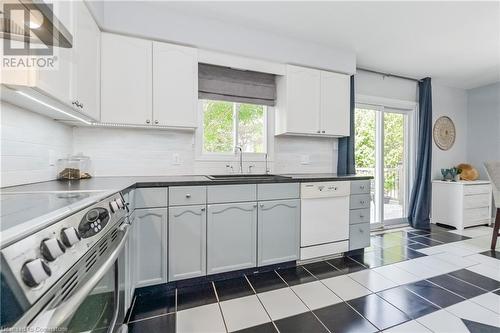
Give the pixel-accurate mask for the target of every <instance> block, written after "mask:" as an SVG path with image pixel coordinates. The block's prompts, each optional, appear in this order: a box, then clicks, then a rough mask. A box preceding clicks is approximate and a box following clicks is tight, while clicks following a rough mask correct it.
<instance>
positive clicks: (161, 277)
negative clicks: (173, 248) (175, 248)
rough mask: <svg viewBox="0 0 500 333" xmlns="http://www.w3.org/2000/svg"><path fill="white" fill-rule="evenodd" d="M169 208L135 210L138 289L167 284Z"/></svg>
mask: <svg viewBox="0 0 500 333" xmlns="http://www.w3.org/2000/svg"><path fill="white" fill-rule="evenodd" d="M167 215H168V214H167V208H151V209H137V210H135V221H134V224H135V230H134V234H135V235H134V236H135V243H136V246H137V251H136V256H135V258H136V260H137V261H136V265H135V266H136V276H137V283H136V287H143V286H148V285H153V284H159V283H165V282H167V280H168V279H167V240H168V237H167V232H168V231H167Z"/></svg>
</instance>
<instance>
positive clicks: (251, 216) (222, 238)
mask: <svg viewBox="0 0 500 333" xmlns="http://www.w3.org/2000/svg"><path fill="white" fill-rule="evenodd" d="M256 264H257V203H256V202H250V203H239V204H216V205H208V217H207V274H214V273H221V272H227V271H233V270H237V269H243V268H250V267H255V266H256Z"/></svg>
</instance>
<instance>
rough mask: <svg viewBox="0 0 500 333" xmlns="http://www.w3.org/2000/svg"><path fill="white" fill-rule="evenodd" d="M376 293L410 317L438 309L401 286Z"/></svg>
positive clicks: (414, 317)
mask: <svg viewBox="0 0 500 333" xmlns="http://www.w3.org/2000/svg"><path fill="white" fill-rule="evenodd" d="M377 295H379V296H380V297H382V298H383V299H385V300H386V301H387V302H389V303H391V304H392V305H394V306H395V307H397V308H398V309H399V310H401V311H403V312H404V313H406V314H407V315H408V316H409V317H410V318H412V319H416V318H419V317H422V316H424V315H426V314H429V313H431V312H434V311H437V310H439V308H438V307H437V306H435V305H433V304H431V303H429V302H428V301H426V300H424V299H422V298H421V297H419V296H417V295H415V294H414V293H412V292H411V291H409V290H408V289H406V288H405V287H403V286H400V287H396V288H392V289H388V290H384V291H382V292H379V293H377Z"/></svg>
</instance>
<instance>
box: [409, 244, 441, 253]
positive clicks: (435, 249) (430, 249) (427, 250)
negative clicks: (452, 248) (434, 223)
mask: <svg viewBox="0 0 500 333" xmlns="http://www.w3.org/2000/svg"><path fill="white" fill-rule="evenodd" d="M445 245H446V244H443V245H436V246H430V247H424V248H423V249H418V250H416V251H417V252H420V253H423V254H427V255H431V254H438V253H443V252H446V247H445Z"/></svg>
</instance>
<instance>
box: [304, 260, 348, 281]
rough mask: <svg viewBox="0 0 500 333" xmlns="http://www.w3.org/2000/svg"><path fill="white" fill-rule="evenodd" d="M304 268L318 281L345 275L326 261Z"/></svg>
mask: <svg viewBox="0 0 500 333" xmlns="http://www.w3.org/2000/svg"><path fill="white" fill-rule="evenodd" d="M304 268H305V269H307V270H308V271H309V272H311V273H312V274H313V275H314V276H315V277H316V278H318V279H326V278H329V277H333V276H339V275H343V274H345V273H343V272H341V271H339V270H338V269H336V268H335V267H333V266H332V265H330V264H328V263H327V262H326V261H319V262H314V263H311V264H307V265H304Z"/></svg>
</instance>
